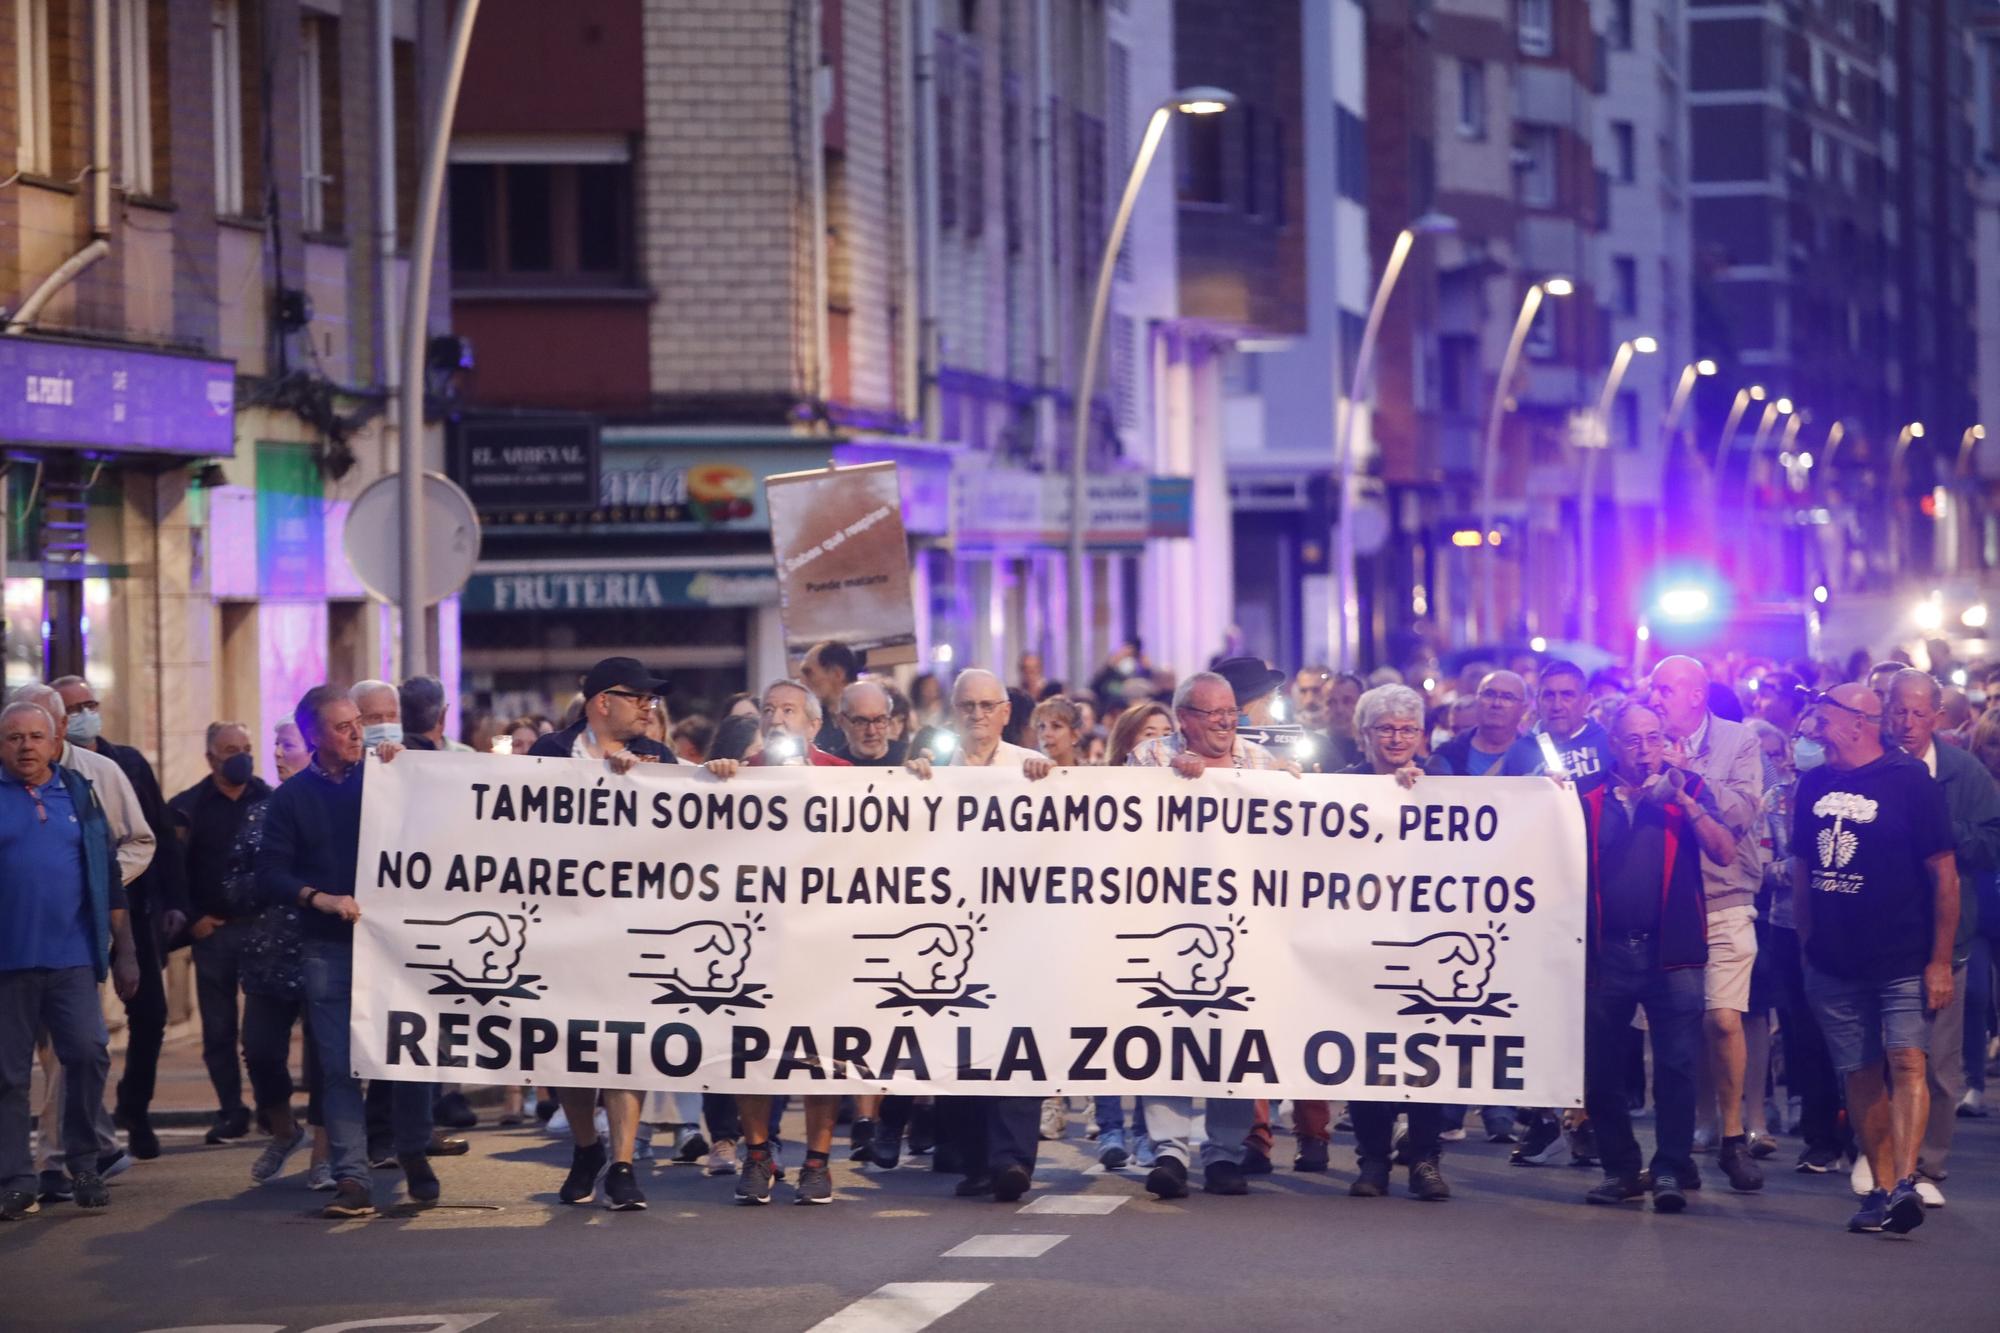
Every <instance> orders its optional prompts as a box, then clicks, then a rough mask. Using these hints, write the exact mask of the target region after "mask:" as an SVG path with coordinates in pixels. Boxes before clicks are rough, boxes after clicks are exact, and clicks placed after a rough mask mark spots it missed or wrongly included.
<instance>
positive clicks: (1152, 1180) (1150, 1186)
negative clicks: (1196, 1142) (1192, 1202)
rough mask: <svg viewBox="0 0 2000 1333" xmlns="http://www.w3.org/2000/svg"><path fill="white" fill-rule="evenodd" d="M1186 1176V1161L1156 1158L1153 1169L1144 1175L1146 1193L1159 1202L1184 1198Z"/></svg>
mask: <svg viewBox="0 0 2000 1333" xmlns="http://www.w3.org/2000/svg"><path fill="white" fill-rule="evenodd" d="M1187 1178H1188V1172H1187V1163H1186V1162H1183V1161H1182V1160H1181V1159H1180V1158H1178V1157H1160V1158H1156V1159H1155V1164H1154V1166H1153V1169H1152V1170H1151V1171H1150V1172H1148V1173H1147V1175H1146V1193H1148V1194H1150V1195H1152V1196H1153V1197H1154V1198H1156V1199H1159V1200H1160V1201H1161V1202H1165V1201H1166V1200H1168V1199H1185V1198H1186V1197H1187V1196H1188V1187H1187Z"/></svg>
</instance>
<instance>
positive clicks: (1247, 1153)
mask: <svg viewBox="0 0 2000 1333" xmlns="http://www.w3.org/2000/svg"><path fill="white" fill-rule="evenodd" d="M1238 1169H1239V1170H1241V1171H1242V1172H1243V1174H1244V1175H1246V1176H1268V1175H1270V1174H1271V1158H1270V1155H1269V1154H1268V1153H1266V1152H1265V1151H1264V1150H1263V1149H1262V1148H1252V1147H1249V1146H1247V1145H1246V1146H1245V1147H1244V1149H1243V1164H1242V1166H1241V1167H1240V1168H1238Z"/></svg>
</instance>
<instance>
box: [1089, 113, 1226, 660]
mask: <svg viewBox="0 0 2000 1333" xmlns="http://www.w3.org/2000/svg"><path fill="white" fill-rule="evenodd" d="M1235 104H1236V95H1235V94H1234V93H1229V92H1225V91H1223V90H1222V89H1220V88H1207V87H1194V88H1183V89H1181V90H1180V91H1179V92H1177V93H1175V94H1174V95H1173V96H1172V97H1169V98H1168V99H1167V100H1166V101H1164V102H1162V103H1160V105H1159V106H1158V107H1156V108H1154V110H1153V115H1152V119H1150V120H1148V121H1147V122H1146V133H1145V135H1144V137H1142V138H1141V139H1140V140H1139V151H1138V152H1137V153H1136V154H1134V155H1133V157H1132V169H1131V170H1130V171H1128V172H1127V173H1126V174H1125V193H1124V194H1123V196H1121V197H1120V198H1119V200H1118V213H1117V216H1116V217H1114V218H1113V219H1112V221H1111V232H1110V234H1109V235H1108V236H1106V237H1105V238H1104V254H1103V255H1102V257H1101V258H1099V260H1098V264H1097V295H1096V297H1095V298H1094V299H1093V300H1092V302H1091V305H1090V330H1089V334H1088V336H1087V337H1086V338H1085V339H1084V346H1083V364H1082V366H1080V367H1079V368H1078V369H1077V376H1076V379H1077V385H1076V408H1075V417H1076V420H1075V423H1074V434H1073V438H1072V441H1071V446H1070V458H1069V659H1070V672H1069V674H1070V678H1071V679H1072V680H1078V681H1080V680H1084V679H1087V678H1088V672H1089V666H1088V664H1087V663H1086V661H1085V654H1086V649H1085V646H1084V638H1085V631H1084V623H1083V585H1084V577H1083V575H1084V533H1085V525H1086V523H1087V522H1088V518H1089V515H1088V513H1087V512H1086V510H1087V505H1086V504H1085V500H1084V495H1085V491H1086V482H1087V479H1088V476H1089V473H1088V460H1089V453H1090V450H1089V444H1090V399H1091V395H1092V394H1093V393H1095V392H1096V390H1097V353H1098V346H1099V344H1100V343H1102V342H1103V340H1104V317H1105V314H1106V312H1107V311H1108V310H1109V308H1110V305H1111V275H1112V273H1113V271H1114V270H1115V269H1116V267H1117V264H1118V249H1119V247H1120V246H1121V245H1123V244H1124V241H1125V228H1126V226H1127V225H1128V224H1129V223H1130V222H1131V221H1132V208H1133V205H1135V204H1137V203H1138V202H1139V187H1140V186H1141V185H1143V184H1145V181H1146V169H1147V168H1148V167H1150V166H1152V165H1153V155H1154V154H1155V153H1157V152H1158V151H1159V147H1160V140H1161V139H1163V138H1165V137H1166V133H1167V122H1168V121H1170V120H1172V119H1173V118H1174V116H1175V115H1176V114H1179V115H1183V116H1215V115H1220V114H1221V113H1222V112H1224V111H1227V110H1228V109H1229V108H1230V107H1232V106H1234V105H1235Z"/></svg>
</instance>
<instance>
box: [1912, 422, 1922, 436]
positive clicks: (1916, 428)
mask: <svg viewBox="0 0 2000 1333" xmlns="http://www.w3.org/2000/svg"><path fill="white" fill-rule="evenodd" d="M1910 438H1911V439H1913V440H1921V439H1923V438H1924V423H1923V422H1921V421H1912V422H1911V423H1910Z"/></svg>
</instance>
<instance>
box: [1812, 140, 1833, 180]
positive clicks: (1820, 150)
mask: <svg viewBox="0 0 2000 1333" xmlns="http://www.w3.org/2000/svg"><path fill="white" fill-rule="evenodd" d="M1832 163H1833V156H1832V146H1831V145H1830V144H1828V143H1827V139H1826V136H1825V135H1824V134H1821V133H1820V132H1819V131H1818V130H1814V131H1813V132H1812V174H1813V179H1814V180H1816V181H1823V180H1826V179H1828V178H1829V177H1831V176H1832V175H1833V165H1832Z"/></svg>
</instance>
